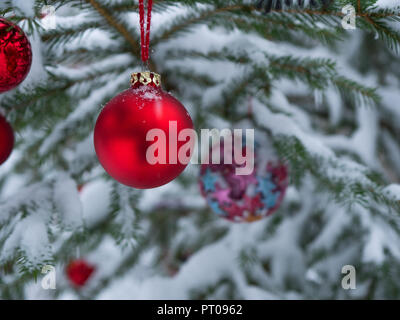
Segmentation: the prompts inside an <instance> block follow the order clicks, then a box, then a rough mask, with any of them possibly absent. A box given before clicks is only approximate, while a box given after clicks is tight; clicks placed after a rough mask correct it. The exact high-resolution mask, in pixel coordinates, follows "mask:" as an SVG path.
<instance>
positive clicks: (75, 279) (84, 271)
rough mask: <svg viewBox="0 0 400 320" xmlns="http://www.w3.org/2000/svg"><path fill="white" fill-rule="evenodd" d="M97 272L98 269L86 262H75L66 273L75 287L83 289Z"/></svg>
mask: <svg viewBox="0 0 400 320" xmlns="http://www.w3.org/2000/svg"><path fill="white" fill-rule="evenodd" d="M95 270H96V268H95V267H94V266H93V265H91V264H89V263H87V262H86V261H85V260H74V261H71V262H70V263H69V264H68V266H67V270H66V272H67V276H68V279H69V281H71V283H72V284H73V285H75V286H77V287H82V286H84V285H85V283H86V281H87V280H88V279H89V278H90V276H91V275H92V273H93V272H94V271H95Z"/></svg>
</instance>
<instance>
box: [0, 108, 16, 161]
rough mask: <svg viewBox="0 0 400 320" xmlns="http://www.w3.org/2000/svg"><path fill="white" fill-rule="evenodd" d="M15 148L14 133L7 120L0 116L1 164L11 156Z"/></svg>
mask: <svg viewBox="0 0 400 320" xmlns="http://www.w3.org/2000/svg"><path fill="white" fill-rule="evenodd" d="M13 147H14V132H13V129H12V128H11V126H10V124H9V123H8V122H7V120H6V119H5V118H4V117H3V116H2V115H0V164H2V163H3V162H5V161H6V160H7V159H8V157H9V156H10V154H11V152H12V149H13Z"/></svg>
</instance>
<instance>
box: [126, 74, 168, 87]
mask: <svg viewBox="0 0 400 320" xmlns="http://www.w3.org/2000/svg"><path fill="white" fill-rule="evenodd" d="M131 85H132V87H133V88H136V87H139V86H141V85H145V86H147V85H152V86H156V87H160V86H161V76H160V75H159V74H158V73H155V72H151V71H144V72H134V73H132V75H131Z"/></svg>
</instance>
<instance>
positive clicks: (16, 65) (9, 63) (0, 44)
mask: <svg viewBox="0 0 400 320" xmlns="http://www.w3.org/2000/svg"><path fill="white" fill-rule="evenodd" d="M31 64H32V49H31V44H30V43H29V40H28V38H27V37H26V35H25V34H24V32H23V31H22V30H21V28H20V27H18V26H17V25H15V24H13V23H12V22H10V21H8V20H6V19H4V18H0V93H3V92H6V91H8V90H11V89H13V88H15V87H16V86H17V85H19V84H20V83H21V82H22V81H24V79H25V77H26V76H27V75H28V72H29V70H30V68H31Z"/></svg>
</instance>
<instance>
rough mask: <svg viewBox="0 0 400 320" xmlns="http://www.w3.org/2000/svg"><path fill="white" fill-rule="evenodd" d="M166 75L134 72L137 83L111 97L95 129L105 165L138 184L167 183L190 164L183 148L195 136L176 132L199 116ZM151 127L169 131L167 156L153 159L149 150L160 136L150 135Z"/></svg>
mask: <svg viewBox="0 0 400 320" xmlns="http://www.w3.org/2000/svg"><path fill="white" fill-rule="evenodd" d="M160 79H161V77H160V76H159V75H158V74H156V73H153V72H141V73H134V74H132V87H131V88H129V89H127V90H125V91H123V92H121V93H120V94H118V95H117V96H116V97H114V98H113V99H112V100H111V101H109V102H108V103H107V105H106V106H105V107H104V109H103V110H102V111H101V113H100V115H99V117H98V119H97V122H96V126H95V129H94V146H95V150H96V154H97V157H98V158H99V161H100V163H101V165H102V166H103V168H104V169H105V170H106V171H107V173H108V174H109V175H110V176H112V177H113V178H114V179H115V180H117V181H119V182H120V183H122V184H125V185H128V186H130V187H134V188H138V189H149V188H155V187H159V186H161V185H164V184H166V183H168V182H170V181H171V180H173V179H175V178H176V177H177V176H178V175H179V174H180V173H181V172H182V171H183V170H184V169H185V167H186V166H187V162H186V163H185V161H180V160H181V159H179V155H178V153H179V150H180V148H181V147H182V146H183V145H184V144H186V143H190V140H189V141H188V142H186V140H185V141H177V140H178V139H177V137H175V133H177V134H179V133H180V132H181V130H183V129H193V122H192V119H191V118H190V116H189V113H188V112H187V111H186V109H185V107H184V106H183V105H182V104H181V103H180V102H179V101H178V100H176V99H175V98H174V97H173V96H171V95H170V94H168V93H166V92H164V91H163V90H162V89H161V81H160ZM171 124H172V127H173V128H174V129H175V130H173V131H175V133H173V132H172V131H171ZM175 126H176V127H175ZM151 129H160V130H161V131H162V132H163V133H164V134H165V139H164V141H165V143H164V141H162V142H161V144H162V145H161V144H160V145H161V146H162V147H163V150H158V152H163V155H164V156H165V160H166V161H160V162H157V163H154V161H153V162H152V161H149V157H148V155H147V151H148V150H149V147H150V146H151V145H154V144H155V143H156V142H158V140H157V137H156V138H154V140H149V141H146V136H147V134H148V132H149V131H150V130H151ZM170 139H171V141H170ZM170 147H171V150H170ZM190 150H193V149H190ZM190 155H191V154H190ZM154 156H155V157H157V156H158V155H157V151H156V152H154Z"/></svg>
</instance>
